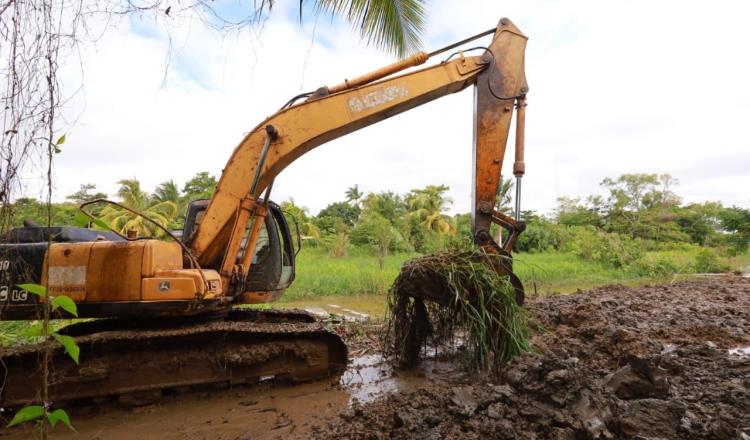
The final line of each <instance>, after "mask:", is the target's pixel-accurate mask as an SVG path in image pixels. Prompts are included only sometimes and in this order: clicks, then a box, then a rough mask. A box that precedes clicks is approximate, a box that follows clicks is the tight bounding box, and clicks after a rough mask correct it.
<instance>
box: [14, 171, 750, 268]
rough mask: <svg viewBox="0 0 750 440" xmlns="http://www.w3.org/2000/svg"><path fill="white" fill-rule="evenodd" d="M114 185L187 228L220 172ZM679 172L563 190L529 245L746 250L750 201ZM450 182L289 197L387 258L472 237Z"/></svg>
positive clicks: (586, 253) (37, 213)
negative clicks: (681, 189)
mask: <svg viewBox="0 0 750 440" xmlns="http://www.w3.org/2000/svg"><path fill="white" fill-rule="evenodd" d="M118 184H119V185H120V187H119V189H118V191H117V193H116V194H115V195H116V196H117V198H118V199H119V201H120V202H121V203H122V204H123V205H125V206H128V207H131V208H133V209H136V210H138V211H141V212H143V213H145V214H146V215H148V216H149V217H150V218H152V219H153V220H154V221H156V222H157V223H159V224H160V225H162V226H164V227H166V228H169V229H181V228H182V224H183V222H184V217H185V212H186V208H187V206H188V204H189V203H190V202H192V201H194V200H197V199H207V198H210V197H211V195H212V194H213V191H214V189H215V188H216V184H217V180H216V178H215V177H214V176H212V175H210V174H209V173H208V172H205V171H203V172H199V173H197V174H195V175H194V176H193V177H192V178H191V179H189V180H188V181H187V182H185V184H184V185H182V187H180V186H179V185H177V184H176V183H175V182H174V181H173V180H169V181H166V182H163V183H161V184H160V185H158V186H157V187H156V189H155V190H154V192H153V193H149V192H148V191H145V190H144V189H143V188H142V187H141V185H140V182H139V181H138V180H137V179H135V178H133V179H123V180H120V181H119V182H118ZM677 187H678V181H677V180H676V179H674V178H673V177H672V176H670V175H668V174H623V175H621V176H619V177H617V178H605V179H603V180H602V182H601V188H602V189H603V190H604V192H605V195H588V196H584V197H560V198H559V199H558V203H557V206H556V208H555V210H554V211H553V212H552V213H551V214H548V215H541V214H539V213H537V212H535V211H523V212H522V213H521V217H522V219H523V220H524V221H526V223H527V225H528V228H527V230H526V232H524V234H522V235H521V238H520V239H519V241H518V243H517V250H519V251H521V252H524V251H525V252H543V251H548V250H556V251H570V252H573V253H576V254H577V255H579V256H581V257H582V258H590V259H602V260H606V261H609V262H611V263H612V264H614V265H625V264H628V262H631V261H633V260H634V259H637V257H638V255H639V254H640V252H641V251H642V250H644V249H646V250H655V249H667V248H670V247H672V248H673V247H675V246H679V245H681V244H684V245H697V246H701V247H714V248H719V249H721V250H722V252H725V253H727V254H729V255H736V254H738V253H743V252H746V251H747V246H748V241H749V240H750V210H748V209H745V208H740V207H734V206H733V207H725V206H723V205H722V204H721V203H720V202H712V201H707V202H703V203H690V204H683V203H682V200H681V198H680V196H679V195H678V194H677V193H676V188H677ZM448 190H449V188H448V187H447V186H445V185H427V186H425V187H424V188H416V189H413V190H411V191H409V192H408V193H405V194H398V193H395V192H393V191H383V192H372V193H367V194H365V193H364V192H363V191H362V190H361V189H360V187H359V186H358V185H354V186H352V187H350V188H348V189H347V190H346V191H345V193H344V194H343V196H344V197H343V199H342V200H339V201H336V202H333V203H330V204H329V205H328V206H326V207H325V208H324V209H322V210H321V211H320V212H319V213H318V214H317V215H311V214H310V213H309V211H308V210H307V209H305V208H303V207H301V206H298V205H297V204H296V203H295V202H294V200H293V199H291V198H290V199H289V200H286V201H284V202H282V203H281V207H282V210H283V211H284V213H285V215H287V217H288V220H289V222H290V223H291V224H296V225H297V227H298V228H299V229H300V232H301V236H302V238H303V239H304V241H305V242H306V243H307V244H308V245H310V246H314V247H320V248H324V249H326V250H327V251H328V253H329V254H330V255H331V256H334V257H338V256H345V255H347V252H348V251H349V250H350V249H351V248H353V247H364V248H369V249H370V250H372V252H373V253H374V254H375V255H376V256H377V257H378V259H379V261H380V263H381V264H382V263H383V260H384V258H385V257H386V256H387V255H388V254H389V253H392V252H418V253H427V252H433V251H436V250H440V249H445V248H446V247H451V246H466V245H468V244H470V242H471V219H470V215H469V214H468V213H462V214H457V215H453V216H451V215H448V214H447V210H448V208H449V207H450V205H451V203H452V201H451V199H450V198H449V197H447V192H448ZM512 192H513V183H512V181H511V180H510V179H506V180H503V182H502V185H501V186H500V190H499V192H498V194H497V199H496V209H498V210H500V211H503V212H505V213H507V214H510V215H513V214H514V213H513V211H512V207H511V202H512V200H511V194H512ZM106 196H107V195H106V194H104V193H101V192H97V191H96V186H95V185H94V184H84V185H81V187H80V189H79V190H78V191H77V192H75V193H73V194H70V195H68V196H67V197H66V200H67V201H66V202H64V203H57V204H55V205H54V207H53V208H54V209H53V211H52V213H53V223H54V224H73V217H74V216H75V213H76V211H77V206H78V205H79V204H81V203H84V202H88V201H91V200H95V199H99V198H106ZM94 212H95V214H96V215H97V216H98V217H99V218H100V219H101V220H103V221H104V222H105V223H107V224H108V225H109V226H110V227H111V228H112V229H114V230H117V231H118V232H121V233H125V232H127V231H128V230H131V229H132V230H135V231H136V232H137V233H138V234H139V235H140V236H157V237H159V236H161V231H160V230H159V229H158V228H156V227H154V226H153V225H151V224H150V223H148V222H144V221H143V219H142V218H139V217H137V216H135V215H133V214H132V213H130V212H129V211H126V210H122V209H120V208H118V207H115V206H104V205H100V206H98V207H96V208H95V209H94ZM45 215H46V211H45V209H44V204H43V203H41V202H39V201H37V200H35V199H32V198H21V199H18V200H16V201H15V203H14V204H13V223H14V224H15V225H20V224H22V222H23V220H24V219H31V220H35V221H38V222H39V223H46V217H45Z"/></svg>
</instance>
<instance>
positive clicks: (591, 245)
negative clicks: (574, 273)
mask: <svg viewBox="0 0 750 440" xmlns="http://www.w3.org/2000/svg"><path fill="white" fill-rule="evenodd" d="M570 248H571V251H572V252H573V254H574V255H576V256H577V257H579V258H581V259H584V260H591V261H600V262H602V263H605V264H609V265H611V266H613V267H617V268H619V267H625V266H627V265H629V264H631V263H633V262H635V261H637V260H638V259H639V258H640V257H641V254H642V248H641V243H640V241H638V240H633V239H631V238H630V237H627V236H625V235H622V234H617V233H606V232H601V231H597V230H596V228H594V227H590V226H589V227H581V228H578V229H577V230H576V232H575V235H574V237H573V238H572V240H571V243H570Z"/></svg>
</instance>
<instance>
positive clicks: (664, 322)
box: [0, 277, 750, 440]
mask: <svg viewBox="0 0 750 440" xmlns="http://www.w3.org/2000/svg"><path fill="white" fill-rule="evenodd" d="M527 307H528V308H529V311H530V314H531V316H532V317H533V321H534V328H535V331H534V335H535V336H534V339H533V344H534V347H535V348H534V351H533V352H531V353H527V354H524V355H522V356H520V357H517V358H516V359H515V360H513V361H512V362H511V363H510V364H508V365H506V366H505V367H503V368H502V369H501V371H500V373H499V375H498V376H496V377H491V378H490V377H476V376H471V375H469V374H467V373H466V372H465V370H464V369H463V368H462V363H461V353H460V352H459V353H457V354H456V355H454V357H453V358H451V357H450V356H448V357H442V358H439V359H436V358H434V357H433V358H430V359H428V360H427V361H425V362H422V364H421V365H420V366H419V367H417V368H415V369H413V370H407V371H404V370H398V369H393V368H392V367H391V366H389V365H388V364H387V363H385V362H383V360H382V357H381V356H380V351H379V348H380V345H379V340H380V336H381V334H382V332H383V327H382V325H381V324H379V323H378V322H368V323H343V324H334V325H330V326H329V329H330V330H332V331H334V332H336V333H337V334H339V335H340V336H341V337H342V339H343V340H344V341H345V342H346V344H347V346H348V348H349V354H350V364H349V366H348V369H347V370H346V372H344V374H343V375H342V376H340V377H332V378H330V379H329V380H325V381H318V382H314V383H307V384H302V385H295V386H281V385H279V384H276V383H271V382H269V383H263V384H260V385H256V386H253V387H238V388H229V389H224V390H205V391H191V392H187V393H184V394H177V395H172V396H167V397H165V398H163V399H162V400H160V401H159V402H158V403H155V404H149V405H145V406H135V407H132V406H131V407H123V406H122V405H115V404H108V405H99V406H97V407H91V406H89V407H84V408H77V409H73V411H72V412H73V414H72V417H73V423H74V425H75V427H76V429H77V430H78V432H77V433H73V432H69V431H66V428H64V427H63V428H61V427H58V428H57V429H56V430H55V432H54V435H53V436H52V438H61V439H105V438H106V439H126V438H127V439H130V438H155V439H183V438H184V439H196V440H197V439H228V440H234V439H273V438H280V439H290V438H319V439H329V438H337V439H339V438H354V439H387V438H397V439H420V440H421V439H432V438H435V439H438V438H462V439H463V438H466V439H474V438H476V439H478V438H498V439H505V438H508V439H510V438H524V439H527V438H529V439H534V438H538V439H542V438H551V439H596V438H633V439H644V438H651V439H656V438H662V439H672V438H687V439H699V438H700V439H709V438H710V439H741V440H744V439H746V438H750V279H748V278H742V277H726V278H722V279H714V278H712V279H709V280H700V281H686V282H680V283H676V284H673V285H666V286H646V287H642V288H626V287H623V286H609V287H602V288H597V289H593V290H591V291H586V292H579V293H576V294H572V295H564V296H555V297H548V298H537V299H533V298H532V299H530V300H529V301H528V302H527ZM32 434H33V432H32V431H31V430H29V429H28V428H24V429H10V430H3V431H0V439H3V440H5V439H21V438H29V436H30V435H32Z"/></svg>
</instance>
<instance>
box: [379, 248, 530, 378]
mask: <svg viewBox="0 0 750 440" xmlns="http://www.w3.org/2000/svg"><path fill="white" fill-rule="evenodd" d="M495 258H502V257H500V256H498V255H487V254H484V253H482V252H481V251H476V252H471V251H469V252H467V251H455V250H454V251H448V252H437V253H434V254H430V255H425V256H423V257H419V258H415V259H413V260H410V261H409V262H407V263H406V264H405V265H404V270H403V271H402V272H401V273H400V274H399V276H398V277H397V278H396V281H394V283H393V287H392V288H391V289H390V292H389V296H388V308H389V311H390V316H391V318H390V319H389V320H388V331H387V333H386V339H385V341H384V342H385V344H384V345H385V352H386V353H392V354H393V355H394V356H395V358H396V360H397V361H398V363H400V364H401V365H404V366H410V365H413V364H414V363H415V362H416V360H417V359H418V355H419V352H420V351H421V350H422V349H424V348H426V344H427V343H428V342H431V343H432V344H434V345H436V346H441V345H449V346H451V345H453V344H454V341H455V335H456V334H457V332H459V331H460V332H462V333H465V334H466V340H467V354H468V357H467V360H468V363H469V366H470V367H471V368H472V369H474V370H477V371H493V370H494V369H496V368H498V367H499V366H500V365H502V364H503V363H505V362H508V361H510V360H511V359H512V358H513V357H514V356H516V355H518V354H520V353H522V352H524V351H527V350H528V349H529V347H530V344H529V332H528V324H527V319H526V314H525V311H524V310H523V309H522V308H521V307H520V306H519V305H518V304H517V303H516V299H515V290H514V289H513V286H511V285H510V283H509V282H508V280H507V277H505V278H501V277H498V276H497V273H495V271H494V269H493V268H492V267H493V266H494V265H495V264H496V262H495V261H492V260H493V259H495ZM426 299H429V300H431V301H430V302H426V301H424V300H426ZM493 372H496V371H493Z"/></svg>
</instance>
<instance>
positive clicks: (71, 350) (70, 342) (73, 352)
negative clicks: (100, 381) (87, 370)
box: [52, 332, 81, 364]
mask: <svg viewBox="0 0 750 440" xmlns="http://www.w3.org/2000/svg"><path fill="white" fill-rule="evenodd" d="M52 336H53V337H54V338H55V339H56V340H57V342H59V343H60V345H62V346H63V347H64V348H65V353H67V354H68V356H70V358H71V359H73V360H74V361H75V363H76V364H77V363H78V356H79V355H80V354H81V348H80V347H79V346H78V344H76V340H75V339H73V337H72V336H68V335H61V334H59V333H56V332H55V333H52Z"/></svg>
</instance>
